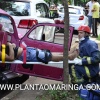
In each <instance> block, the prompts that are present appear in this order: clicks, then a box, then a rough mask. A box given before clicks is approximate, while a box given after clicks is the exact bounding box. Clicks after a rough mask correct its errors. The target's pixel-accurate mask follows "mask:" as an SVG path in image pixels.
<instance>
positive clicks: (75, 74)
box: [69, 65, 84, 84]
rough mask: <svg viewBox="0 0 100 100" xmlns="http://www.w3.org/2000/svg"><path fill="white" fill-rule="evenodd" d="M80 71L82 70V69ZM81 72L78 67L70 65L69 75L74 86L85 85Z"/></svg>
mask: <svg viewBox="0 0 100 100" xmlns="http://www.w3.org/2000/svg"><path fill="white" fill-rule="evenodd" d="M80 67H81V66H80ZM80 70H82V69H80ZM80 70H77V65H69V74H70V77H71V83H72V84H82V83H84V78H83V74H82V73H80Z"/></svg>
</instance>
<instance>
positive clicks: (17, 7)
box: [0, 1, 30, 16]
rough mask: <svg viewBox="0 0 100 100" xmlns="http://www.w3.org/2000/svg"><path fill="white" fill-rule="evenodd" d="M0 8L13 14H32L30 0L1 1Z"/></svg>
mask: <svg viewBox="0 0 100 100" xmlns="http://www.w3.org/2000/svg"><path fill="white" fill-rule="evenodd" d="M0 8H1V9H3V10H5V11H6V12H7V13H8V14H10V15H13V16H28V15H30V2H15V1H13V2H11V1H10V2H8V1H2V2H0Z"/></svg>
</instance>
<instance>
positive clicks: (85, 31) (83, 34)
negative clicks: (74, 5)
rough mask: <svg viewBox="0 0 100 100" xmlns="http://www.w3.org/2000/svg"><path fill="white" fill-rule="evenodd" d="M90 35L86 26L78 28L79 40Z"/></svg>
mask: <svg viewBox="0 0 100 100" xmlns="http://www.w3.org/2000/svg"><path fill="white" fill-rule="evenodd" d="M90 34H91V30H90V27H89V26H86V25H81V26H79V28H78V38H79V39H81V38H84V37H87V36H89V35H90Z"/></svg>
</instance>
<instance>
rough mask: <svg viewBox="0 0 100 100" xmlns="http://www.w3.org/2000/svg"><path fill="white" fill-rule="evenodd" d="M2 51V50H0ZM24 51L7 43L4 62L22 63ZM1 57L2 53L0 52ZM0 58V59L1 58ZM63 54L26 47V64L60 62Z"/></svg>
mask: <svg viewBox="0 0 100 100" xmlns="http://www.w3.org/2000/svg"><path fill="white" fill-rule="evenodd" d="M1 50H2V48H1ZM23 52H24V50H23V48H22V47H17V46H16V44H14V43H9V42H8V43H7V45H6V57H5V60H6V61H13V60H16V59H17V60H21V61H23V57H24V54H23ZM0 55H1V56H2V53H1V52H0ZM1 56H0V57H1ZM62 60H63V53H52V52H50V51H49V50H41V49H36V48H33V47H26V62H44V63H48V62H49V61H55V62H58V61H62Z"/></svg>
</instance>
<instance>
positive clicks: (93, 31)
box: [92, 18, 96, 36]
mask: <svg viewBox="0 0 100 100" xmlns="http://www.w3.org/2000/svg"><path fill="white" fill-rule="evenodd" d="M95 24H96V21H95V18H93V26H92V33H93V36H95V33H96V30H95V27H96V25H95Z"/></svg>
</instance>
